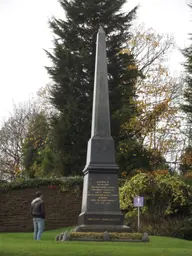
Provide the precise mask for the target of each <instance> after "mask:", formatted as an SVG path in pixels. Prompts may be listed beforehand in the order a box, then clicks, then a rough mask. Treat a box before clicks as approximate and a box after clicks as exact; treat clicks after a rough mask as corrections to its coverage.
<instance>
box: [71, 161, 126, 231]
mask: <svg viewBox="0 0 192 256" xmlns="http://www.w3.org/2000/svg"><path fill="white" fill-rule="evenodd" d="M110 167H112V166H111V165H110V166H109V168H110ZM113 167H114V168H113V170H111V169H108V168H107V166H106V169H99V170H98V169H97V170H95V169H90V170H87V173H86V174H85V176H84V186H83V198H82V209H81V214H80V215H79V218H78V227H76V228H75V230H74V231H76V232H105V231H108V232H131V229H130V227H128V226H125V225H124V215H123V213H122V212H121V210H120V206H119V189H118V176H117V170H116V169H117V166H115V165H114V166H113Z"/></svg>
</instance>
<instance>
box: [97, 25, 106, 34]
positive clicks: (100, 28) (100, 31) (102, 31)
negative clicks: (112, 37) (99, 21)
mask: <svg viewBox="0 0 192 256" xmlns="http://www.w3.org/2000/svg"><path fill="white" fill-rule="evenodd" d="M98 32H99V33H102V34H105V31H104V29H103V27H102V26H100V27H99V31H98Z"/></svg>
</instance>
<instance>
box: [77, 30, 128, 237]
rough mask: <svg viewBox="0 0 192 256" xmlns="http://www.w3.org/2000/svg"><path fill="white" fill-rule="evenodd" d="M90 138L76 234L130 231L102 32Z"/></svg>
mask: <svg viewBox="0 0 192 256" xmlns="http://www.w3.org/2000/svg"><path fill="white" fill-rule="evenodd" d="M96 45H97V47H96V60H95V82H94V96H93V113H92V129H91V138H90V140H89V142H88V148H87V161H86V165H85V168H84V170H83V172H84V184H83V198H82V208H81V213H80V215H79V219H78V227H77V228H76V229H75V231H77V232H78V231H79V232H86V231H87V232H90V231H91V232H104V231H110V232H128V231H129V232H130V228H129V227H127V226H124V216H123V214H122V212H121V211H120V205H119V188H118V166H117V164H116V161H115V145H114V140H113V138H112V137H111V124H110V110H109V89H108V79H107V57H106V41H105V32H104V30H103V28H100V29H99V31H98V34H97V44H96Z"/></svg>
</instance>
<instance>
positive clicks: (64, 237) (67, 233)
mask: <svg viewBox="0 0 192 256" xmlns="http://www.w3.org/2000/svg"><path fill="white" fill-rule="evenodd" d="M69 238H70V236H69V232H68V231H65V232H64V233H63V237H62V239H61V241H68V240H69Z"/></svg>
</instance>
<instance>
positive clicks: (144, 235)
mask: <svg viewBox="0 0 192 256" xmlns="http://www.w3.org/2000/svg"><path fill="white" fill-rule="evenodd" d="M142 241H143V242H149V235H148V234H147V233H144V234H143V237H142Z"/></svg>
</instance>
